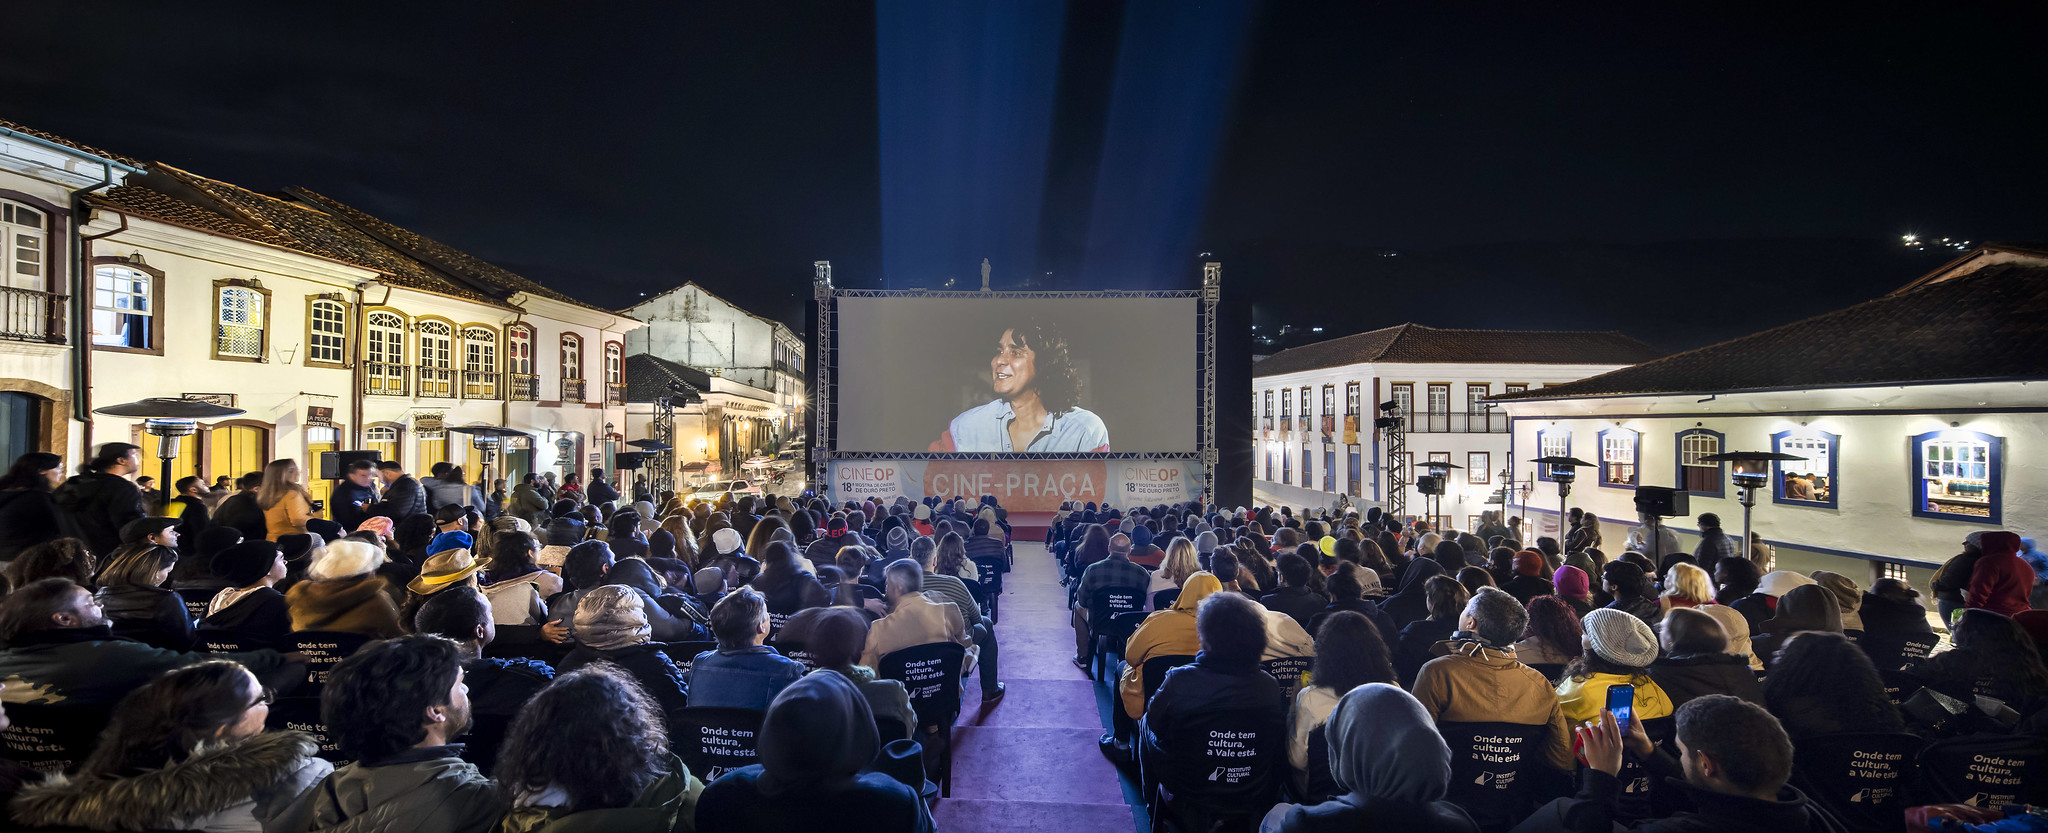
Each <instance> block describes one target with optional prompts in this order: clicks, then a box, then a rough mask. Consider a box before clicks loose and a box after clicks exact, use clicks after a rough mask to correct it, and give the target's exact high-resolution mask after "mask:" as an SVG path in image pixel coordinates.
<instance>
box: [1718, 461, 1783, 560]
mask: <svg viewBox="0 0 2048 833" xmlns="http://www.w3.org/2000/svg"><path fill="white" fill-rule="evenodd" d="M1804 459H1806V458H1805V457H1801V456H1799V455H1797V454H1785V453H1783V452H1778V451H1729V452H1726V453H1722V454H1710V455H1707V456H1705V457H1701V458H1700V461H1701V462H1703V463H1727V464H1728V468H1729V470H1730V472H1731V473H1730V474H1729V476H1728V479H1730V480H1733V481H1735V497H1736V499H1737V500H1739V501H1741V503H1742V554H1743V556H1744V557H1747V556H1748V555H1749V513H1750V510H1752V509H1755V508H1756V490H1758V489H1762V488H1764V487H1766V486H1769V485H1771V463H1772V462H1774V461H1781V460H1804Z"/></svg>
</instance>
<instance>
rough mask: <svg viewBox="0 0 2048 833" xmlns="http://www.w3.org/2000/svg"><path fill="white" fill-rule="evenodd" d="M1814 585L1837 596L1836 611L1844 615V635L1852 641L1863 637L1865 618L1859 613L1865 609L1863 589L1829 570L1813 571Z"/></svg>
mask: <svg viewBox="0 0 2048 833" xmlns="http://www.w3.org/2000/svg"><path fill="white" fill-rule="evenodd" d="M1813 583H1814V584H1818V585H1820V586H1821V588H1822V589H1825V590H1827V591H1828V592H1829V593H1833V594H1834V596H1835V609H1836V610H1839V611H1841V613H1842V633H1845V634H1848V636H1849V638H1850V639H1860V638H1862V636H1863V617H1862V616H1861V615H1860V614H1859V613H1858V611H1859V610H1860V609H1861V608H1862V607H1863V588H1861V587H1857V586H1856V582H1855V581H1853V580H1851V579H1850V578H1849V577H1848V576H1845V575H1842V574H1841V573H1833V572H1829V571H1827V570H1815V571H1813Z"/></svg>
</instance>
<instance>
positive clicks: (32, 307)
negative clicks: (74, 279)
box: [0, 287, 70, 344]
mask: <svg viewBox="0 0 2048 833" xmlns="http://www.w3.org/2000/svg"><path fill="white" fill-rule="evenodd" d="M69 299H70V296H68V295H58V294H55V293H51V292H44V291H42V290H40V289H15V288H13V287H0V338H4V339H7V340H9V341H40V342H43V343H45V344H63V343H64V342H65V340H66V339H65V337H64V308H65V304H64V302H65V301H67V300H69Z"/></svg>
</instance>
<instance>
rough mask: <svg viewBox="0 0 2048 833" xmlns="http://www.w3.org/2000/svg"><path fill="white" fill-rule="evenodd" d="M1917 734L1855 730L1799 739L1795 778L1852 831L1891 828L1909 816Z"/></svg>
mask: <svg viewBox="0 0 2048 833" xmlns="http://www.w3.org/2000/svg"><path fill="white" fill-rule="evenodd" d="M1921 745H1922V743H1921V740H1920V738H1919V737H1918V736H1917V735H1909V734H1905V733H1890V732H1852V733H1844V734H1836V735H1818V736H1815V737H1809V738H1802V739H1800V741H1799V742H1798V743H1796V744H1793V747H1794V748H1793V750H1792V784H1793V786H1796V787H1798V788H1799V790H1800V791H1801V792H1804V793H1806V797H1807V799H1808V800H1810V801H1812V802H1813V803H1815V804H1817V805H1819V806H1820V808H1821V809H1823V810H1826V811H1827V812H1828V814H1829V815H1831V816H1833V817H1834V818H1835V820H1836V821H1837V822H1840V823H1841V825H1842V827H1843V829H1844V830H1847V831H1850V832H1851V833H1890V832H1891V831H1896V830H1898V829H1899V827H1900V825H1901V822H1902V820H1903V819H1904V818H1905V817H1906V808H1907V807H1908V806H1910V803H1909V802H1908V800H1907V795H1906V793H1907V790H1908V789H1909V788H1910V787H1911V786H1912V785H1913V783H1914V776H1915V769H1916V768H1917V767H1918V766H1919V762H1918V760H1917V758H1918V756H1919V752H1920V747H1921Z"/></svg>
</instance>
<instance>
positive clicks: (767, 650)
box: [579, 587, 865, 710]
mask: <svg viewBox="0 0 2048 833" xmlns="http://www.w3.org/2000/svg"><path fill="white" fill-rule="evenodd" d="M579 609H580V607H579ZM768 628H769V625H768V604H767V601H766V600H764V599H763V598H761V594H760V593H758V592H755V591H754V589H753V588H750V587H742V588H740V589H738V590H735V591H733V592H731V593H728V594H726V596H725V598H723V599H719V600H718V604H716V605H714V606H712V608H711V633H712V635H713V636H716V637H717V638H718V648H717V649H716V650H711V651H705V652H704V653H701V654H698V655H697V657H696V659H695V660H693V661H692V662H691V664H690V670H689V672H688V674H687V675H685V677H684V680H683V682H684V688H685V690H687V691H688V692H689V698H690V705H692V706H723V707H727V708H735V709H755V710H761V709H766V708H768V704H769V702H770V701H772V700H774V699H775V695H776V694H777V693H779V692H781V691H782V689H783V688H784V687H786V686H788V685H789V684H790V683H792V682H795V681H796V679H797V678H799V677H802V676H803V675H804V666H803V663H800V662H797V661H796V660H793V659H790V658H788V657H785V656H783V655H782V654H781V653H779V652H777V651H776V650H775V649H774V648H771V647H769V646H768V644H767V643H768ZM864 664H865V663H864Z"/></svg>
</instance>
